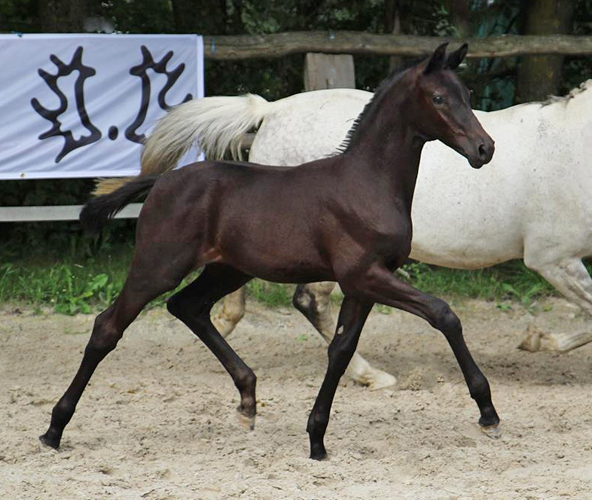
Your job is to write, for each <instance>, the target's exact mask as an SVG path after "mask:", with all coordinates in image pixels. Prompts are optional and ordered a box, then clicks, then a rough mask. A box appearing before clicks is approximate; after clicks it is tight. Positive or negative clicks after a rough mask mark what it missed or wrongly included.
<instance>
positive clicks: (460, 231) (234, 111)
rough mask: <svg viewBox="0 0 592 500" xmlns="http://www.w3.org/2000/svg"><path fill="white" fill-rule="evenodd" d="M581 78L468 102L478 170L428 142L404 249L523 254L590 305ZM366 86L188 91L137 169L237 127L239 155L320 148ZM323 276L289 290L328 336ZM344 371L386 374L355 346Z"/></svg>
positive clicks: (460, 264)
mask: <svg viewBox="0 0 592 500" xmlns="http://www.w3.org/2000/svg"><path fill="white" fill-rule="evenodd" d="M588 87H592V80H590V81H588V82H586V83H585V84H583V85H582V86H581V87H580V88H579V89H577V90H574V91H572V92H571V93H570V94H569V95H568V96H567V97H564V98H555V99H553V100H551V101H549V102H547V103H531V104H523V105H519V106H514V107H511V108H508V109H505V110H502V111H495V112H490V113H485V112H479V111H477V112H476V115H477V117H478V119H479V121H480V122H481V123H482V124H483V127H484V128H485V129H486V130H487V131H488V132H489V133H490V134H491V136H492V137H493V138H494V139H495V141H496V153H495V156H494V159H493V161H492V162H491V164H490V165H488V166H487V168H484V169H481V170H475V171H470V172H468V171H467V170H466V168H465V165H464V164H463V159H462V158H460V157H459V156H458V155H456V154H455V153H454V152H453V151H451V150H450V149H448V148H446V147H444V146H443V145H441V144H439V143H437V142H431V143H428V144H427V145H426V147H425V148H424V152H423V155H422V163H421V168H420V172H419V178H418V181H417V188H416V192H415V200H414V204H413V214H412V215H413V226H414V234H413V244H412V251H411V258H413V259H416V260H419V261H421V262H426V263H429V264H435V265H439V266H445V267H451V268H457V269H478V268H483V267H487V266H492V265H494V264H498V263H501V262H504V261H507V260H510V259H517V258H522V259H524V263H525V264H526V266H528V267H529V268H530V269H533V270H534V271H536V272H538V273H539V274H541V275H542V276H543V277H544V278H545V279H546V280H548V281H549V282H550V283H551V284H552V285H554V286H555V287H556V288H557V290H559V291H560V292H561V293H562V294H563V295H564V296H565V297H566V298H567V299H569V300H570V301H572V302H574V303H575V304H577V305H579V306H580V307H581V308H582V309H583V310H584V311H586V312H587V313H588V314H590V315H592V279H591V278H590V276H589V275H588V272H587V271H586V268H585V267H584V265H583V263H582V261H581V259H582V258H583V257H585V256H590V255H592V175H591V174H592V160H591V159H590V158H591V156H590V153H589V152H588V151H587V149H588V146H589V145H590V144H592V90H587V88H588ZM371 96H372V94H370V93H368V92H363V91H360V90H349V89H339V90H322V91H315V92H307V93H303V94H298V95H294V96H291V97H287V98H285V99H281V100H279V101H276V102H267V101H266V100H265V99H263V98H262V97H259V96H255V95H246V96H240V97H207V98H205V99H201V100H195V101H190V102H188V103H185V104H182V105H180V106H179V107H178V108H176V109H175V110H173V111H172V112H171V113H169V114H168V115H167V116H165V117H164V118H163V119H161V121H160V122H159V123H158V124H157V126H156V128H155V130H154V133H153V134H152V135H151V136H150V137H149V139H148V141H147V143H146V145H145V149H144V151H143V155H142V172H141V175H151V174H159V173H162V172H164V171H166V170H169V169H172V168H174V167H175V166H176V163H177V161H178V160H179V158H180V157H181V156H182V154H184V153H185V152H186V151H187V150H188V149H189V148H190V147H191V146H192V145H193V144H195V143H198V144H199V146H200V147H201V148H202V149H203V150H204V151H205V153H206V155H207V156H209V157H220V156H221V155H223V154H224V153H226V152H227V151H228V150H230V151H232V153H233V155H234V156H235V157H240V149H241V144H240V143H241V140H242V138H243V136H244V133H245V132H247V131H249V130H251V129H253V128H254V127H257V126H258V127H259V130H258V132H257V135H256V137H255V140H254V142H253V144H252V147H251V150H250V154H249V161H252V162H255V163H262V164H275V165H286V166H289V165H297V164H300V163H303V162H306V161H310V160H312V159H317V158H321V157H323V156H326V155H330V154H332V153H334V152H335V150H336V149H337V148H338V147H339V145H340V144H341V143H342V141H343V139H344V137H345V135H346V133H347V131H348V130H349V128H350V127H351V125H352V124H353V122H354V120H355V118H356V117H357V116H358V114H359V113H360V112H361V111H362V109H363V107H364V106H365V104H366V103H367V102H368V101H369V100H370V98H371ZM198 138H199V140H198ZM461 170H462V172H461ZM461 173H462V175H461ZM107 182H108V183H107V184H103V185H102V186H99V191H102V192H108V191H111V190H112V189H113V188H114V187H115V186H116V185H117V183H118V182H117V181H107ZM114 182H115V184H114ZM336 182H338V180H337V179H336ZM109 184H111V185H109ZM333 286H334V285H333V284H332V283H320V284H313V285H306V286H301V287H298V289H297V292H296V294H295V296H294V303H295V305H296V306H297V307H298V308H299V309H300V310H301V311H302V312H303V313H304V314H305V315H306V316H307V317H308V319H309V320H311V322H312V323H313V325H314V326H315V327H316V328H317V330H318V331H319V332H320V333H321V335H322V336H323V337H324V338H325V339H326V340H327V341H329V340H330V339H331V336H332V333H333V320H332V317H331V313H330V308H329V294H330V292H331V290H332V289H333ZM243 313H244V291H243V292H237V294H236V295H235V296H234V297H230V298H229V299H227V301H226V302H225V303H224V305H223V308H222V309H221V311H220V312H219V313H218V316H217V318H216V322H217V326H219V327H220V330H221V331H222V332H223V333H224V334H226V335H227V334H228V333H230V332H231V331H232V329H233V328H234V326H235V324H236V323H237V322H238V321H239V320H240V318H241V317H242V315H243ZM590 341H592V334H591V333H586V332H584V333H567V334H559V333H549V334H546V333H541V332H536V333H534V332H533V334H531V335H530V337H529V338H527V339H526V340H525V341H524V342H523V344H522V347H523V348H526V349H529V350H533V351H535V350H539V349H547V350H556V351H562V352H564V351H568V350H570V349H574V348H575V347H579V346H581V345H584V344H586V343H588V342H590ZM350 374H351V375H352V376H353V377H354V378H355V379H356V380H358V381H360V382H362V383H365V384H368V385H370V387H371V388H380V387H384V386H388V385H392V384H393V383H394V382H395V379H394V377H392V376H391V375H389V374H387V373H385V372H382V371H380V370H376V369H374V368H372V367H371V366H370V365H369V364H368V363H367V362H366V361H365V360H364V359H363V358H362V357H361V356H359V355H356V356H355V357H354V359H352V363H351V364H350Z"/></svg>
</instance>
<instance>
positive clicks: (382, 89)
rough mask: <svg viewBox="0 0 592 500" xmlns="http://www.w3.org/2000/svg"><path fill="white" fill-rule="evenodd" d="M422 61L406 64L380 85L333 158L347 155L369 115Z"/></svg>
mask: <svg viewBox="0 0 592 500" xmlns="http://www.w3.org/2000/svg"><path fill="white" fill-rule="evenodd" d="M420 61H422V59H418V60H414V61H411V62H410V63H409V64H406V65H405V66H404V67H403V68H399V69H397V70H395V71H394V72H393V73H391V74H390V75H389V76H387V77H386V78H385V79H384V80H383V81H382V82H381V83H380V85H379V86H378V87H377V88H376V90H375V91H374V95H373V96H372V99H370V101H369V102H368V104H366V105H365V106H364V109H363V110H362V112H361V113H360V114H359V115H358V117H357V118H356V119H355V120H354V123H353V124H352V126H351V127H350V129H349V130H348V132H347V135H346V136H345V139H344V140H343V142H342V143H341V144H340V145H339V147H338V148H337V151H336V152H335V153H334V154H333V155H331V156H337V155H340V154H343V153H347V152H348V151H349V150H350V149H351V147H352V145H353V143H354V139H355V137H356V133H357V132H358V130H359V128H360V124H361V123H363V122H364V120H365V119H366V118H367V117H368V116H369V115H371V114H372V112H373V111H374V109H375V108H377V107H378V106H379V103H380V101H381V100H382V97H383V96H384V94H385V93H386V91H387V90H388V89H390V88H391V87H392V86H393V85H394V84H395V83H396V82H397V81H398V80H399V78H400V77H401V75H402V74H403V73H404V72H405V71H407V70H408V69H409V68H412V67H413V66H415V65H416V64H417V63H418V62H420Z"/></svg>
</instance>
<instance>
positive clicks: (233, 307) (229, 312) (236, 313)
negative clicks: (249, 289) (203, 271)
mask: <svg viewBox="0 0 592 500" xmlns="http://www.w3.org/2000/svg"><path fill="white" fill-rule="evenodd" d="M245 297H246V293H245V287H244V286H243V287H241V288H239V289H238V290H237V291H236V292H234V293H231V294H229V295H227V296H226V297H224V300H223V301H222V307H220V309H218V312H217V313H216V314H215V316H214V317H213V318H212V323H213V324H214V326H215V327H216V330H218V331H219V332H220V335H222V337H227V336H228V335H230V333H231V332H232V330H234V328H235V327H236V325H237V324H238V322H239V321H240V320H241V319H243V316H244V315H245V300H246V299H245Z"/></svg>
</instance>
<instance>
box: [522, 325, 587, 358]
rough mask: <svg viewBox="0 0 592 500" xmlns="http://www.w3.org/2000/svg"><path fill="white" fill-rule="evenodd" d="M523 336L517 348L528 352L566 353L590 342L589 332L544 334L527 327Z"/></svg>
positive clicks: (534, 328) (532, 327)
mask: <svg viewBox="0 0 592 500" xmlns="http://www.w3.org/2000/svg"><path fill="white" fill-rule="evenodd" d="M525 335H526V336H525V338H524V340H523V341H522V342H521V343H520V345H519V346H518V348H519V349H523V350H525V351H530V352H538V351H552V352H568V351H571V350H572V349H576V348H577V347H580V346H583V345H585V344H587V343H589V342H591V341H592V334H591V333H590V332H585V331H584V332H576V333H546V332H543V331H541V330H539V329H538V328H537V327H535V326H533V325H528V327H527V328H526V334H525Z"/></svg>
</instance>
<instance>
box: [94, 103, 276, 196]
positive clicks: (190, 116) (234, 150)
mask: <svg viewBox="0 0 592 500" xmlns="http://www.w3.org/2000/svg"><path fill="white" fill-rule="evenodd" d="M272 107H273V103H270V102H267V101H266V100H265V99H263V97H261V96H258V95H254V94H247V95H243V96H237V97H204V98H202V99H194V100H192V101H189V102H186V103H184V104H181V105H180V106H177V107H176V108H175V109H173V110H172V111H171V112H170V113H168V114H167V115H165V116H164V117H163V118H161V119H160V120H159V121H158V123H157V124H156V127H155V129H154V131H153V132H152V134H150V136H149V137H148V139H147V140H146V143H145V144H144V149H143V150H142V157H141V163H142V169H141V171H140V177H144V176H146V175H160V174H162V173H164V172H166V171H168V170H172V169H173V168H175V166H176V165H177V162H178V161H179V159H180V158H181V157H182V156H183V155H184V154H185V153H186V152H187V151H188V150H189V148H190V147H191V146H193V144H197V145H198V146H199V148H200V149H201V151H203V152H204V153H205V155H206V156H207V157H208V159H211V160H219V159H221V158H222V157H223V156H224V154H225V153H226V152H227V151H230V153H231V154H232V157H233V158H234V159H237V160H241V159H242V154H241V145H242V140H243V136H244V134H245V133H247V132H248V131H249V130H251V129H252V128H254V127H257V126H258V125H259V124H260V123H261V122H262V121H263V119H264V118H265V115H266V114H268V113H269V111H270V110H271V109H272ZM129 180H130V179H129V178H127V179H106V180H103V181H100V182H99V183H98V184H97V187H96V189H95V192H94V193H95V194H99V195H100V194H108V193H111V192H113V191H114V190H115V189H117V188H119V187H120V186H121V185H123V184H125V183H126V182H128V181H129Z"/></svg>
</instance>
